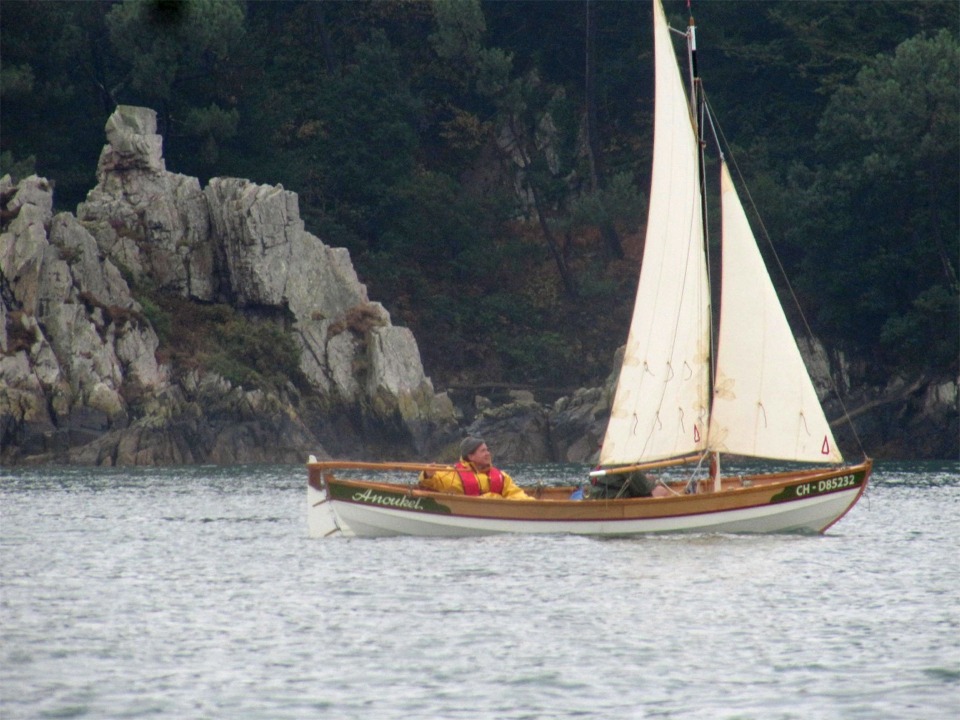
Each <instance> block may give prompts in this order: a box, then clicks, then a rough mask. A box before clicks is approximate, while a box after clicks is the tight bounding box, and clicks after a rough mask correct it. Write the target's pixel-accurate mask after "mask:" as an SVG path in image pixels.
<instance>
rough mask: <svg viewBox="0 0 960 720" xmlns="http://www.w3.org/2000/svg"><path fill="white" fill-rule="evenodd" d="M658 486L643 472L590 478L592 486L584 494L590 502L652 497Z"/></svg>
mask: <svg viewBox="0 0 960 720" xmlns="http://www.w3.org/2000/svg"><path fill="white" fill-rule="evenodd" d="M656 486H657V481H656V480H654V479H652V478H649V477H647V476H646V475H644V474H643V473H642V472H632V473H625V474H620V475H602V476H600V477H594V478H590V485H589V486H588V487H587V488H584V489H585V490H587V492H586V493H584V494H585V495H586V497H587V499H589V500H603V499H610V498H637V497H650V496H651V495H652V494H653V488H655V487H656Z"/></svg>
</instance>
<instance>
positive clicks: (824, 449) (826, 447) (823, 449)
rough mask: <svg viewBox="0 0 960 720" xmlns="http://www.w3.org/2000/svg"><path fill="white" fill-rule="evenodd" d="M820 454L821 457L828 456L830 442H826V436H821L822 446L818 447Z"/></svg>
mask: <svg viewBox="0 0 960 720" xmlns="http://www.w3.org/2000/svg"><path fill="white" fill-rule="evenodd" d="M820 454H821V455H829V454H830V441H829V440H827V436H826V435H824V436H823V445H822V446H821V447H820Z"/></svg>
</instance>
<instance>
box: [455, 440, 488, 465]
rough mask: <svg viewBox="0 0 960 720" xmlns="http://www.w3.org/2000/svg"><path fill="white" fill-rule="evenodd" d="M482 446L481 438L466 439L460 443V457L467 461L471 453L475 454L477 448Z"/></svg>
mask: <svg viewBox="0 0 960 720" xmlns="http://www.w3.org/2000/svg"><path fill="white" fill-rule="evenodd" d="M481 445H483V439H482V438H476V437H466V438H464V439H463V440H462V441H461V442H460V457H461V458H463V459H464V460H466V459H467V456H469V455H470V454H471V453H473V452H475V451H476V449H477V448H478V447H480V446H481Z"/></svg>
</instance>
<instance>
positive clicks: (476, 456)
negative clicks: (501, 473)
mask: <svg viewBox="0 0 960 720" xmlns="http://www.w3.org/2000/svg"><path fill="white" fill-rule="evenodd" d="M467 460H469V461H470V462H472V463H473V464H474V465H476V466H477V467H480V468H485V467H488V466H489V465H490V463H491V462H492V461H493V455H491V453H490V448H488V447H487V444H486V443H483V444H482V445H480V447H478V448H477V449H476V450H474V451H473V452H472V453H470V454H469V455H467Z"/></svg>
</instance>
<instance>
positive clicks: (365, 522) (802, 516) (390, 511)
mask: <svg viewBox="0 0 960 720" xmlns="http://www.w3.org/2000/svg"><path fill="white" fill-rule="evenodd" d="M314 492H316V491H314ZM859 493H860V488H859V487H856V488H851V489H850V490H843V491H839V492H834V493H830V494H827V495H818V496H814V497H809V498H803V499H797V500H791V501H789V502H787V503H774V504H765V505H760V506H756V507H750V508H737V509H733V510H718V511H713V512H706V513H698V514H696V515H689V516H683V515H680V516H671V517H657V518H640V519H636V518H634V519H625V520H615V519H604V520H512V519H502V518H480V517H466V516H463V515H440V514H434V513H423V512H414V511H409V510H398V509H395V508H389V507H382V506H372V505H362V504H357V503H350V502H342V501H337V500H334V501H331V502H328V503H326V504H324V505H321V506H311V507H310V508H309V511H310V512H311V513H321V512H329V511H328V510H327V508H330V510H332V513H333V514H334V515H335V516H336V525H337V526H339V529H340V531H341V532H342V533H343V535H345V536H348V537H349V536H357V537H381V536H391V535H426V536H431V535H433V536H464V537H466V536H476V535H493V534H500V533H526V534H551V533H552V534H576V535H603V536H610V535H614V536H625V535H642V534H646V533H664V532H730V533H769V532H811V533H814V532H820V531H822V530H823V529H824V528H826V527H828V526H829V525H831V524H832V523H833V522H835V521H836V520H837V519H838V518H839V517H840V516H842V515H843V514H844V513H845V512H846V511H847V509H848V508H849V507H850V506H851V505H852V504H853V503H854V502H856V500H857V497H858V496H859ZM317 494H318V495H319V493H317ZM328 527H329V524H328V522H326V523H325V522H323V521H322V520H318V521H313V520H312V519H311V523H310V534H311V536H313V537H318V535H316V534H315V528H316V529H317V530H316V531H317V532H323V531H324V529H326V528H328Z"/></svg>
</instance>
